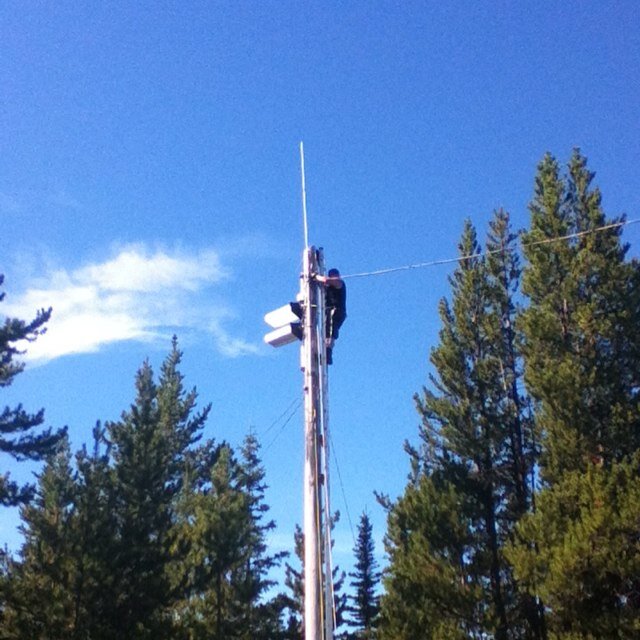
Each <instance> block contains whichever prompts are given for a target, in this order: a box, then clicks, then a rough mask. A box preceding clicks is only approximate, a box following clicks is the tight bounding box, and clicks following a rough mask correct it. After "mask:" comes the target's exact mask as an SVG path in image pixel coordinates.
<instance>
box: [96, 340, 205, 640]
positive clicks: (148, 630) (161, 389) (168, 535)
mask: <svg viewBox="0 0 640 640" xmlns="http://www.w3.org/2000/svg"><path fill="white" fill-rule="evenodd" d="M181 356H182V354H181V352H180V351H178V349H177V345H176V341H175V340H174V343H173V349H172V351H171V353H170V354H169V356H168V357H167V359H166V360H165V362H164V363H163V365H162V371H161V375H160V381H159V384H158V385H157V386H156V384H155V383H154V381H153V372H152V370H151V367H150V366H149V364H148V363H145V364H144V365H143V366H142V368H141V369H140V371H139V372H138V375H137V378H136V389H137V397H136V400H135V403H134V404H133V405H132V406H131V409H130V410H129V411H128V412H125V413H124V414H123V416H122V419H121V421H120V422H117V423H112V424H109V425H107V429H106V434H105V437H106V439H107V441H108V443H109V445H110V446H111V456H112V460H113V472H112V476H113V479H112V483H113V485H112V486H113V492H114V493H113V503H114V504H113V510H114V512H113V518H114V527H115V530H114V531H113V540H114V543H115V544H114V547H113V549H112V551H113V557H112V558H111V570H112V573H113V576H114V581H113V585H112V586H113V594H112V602H113V603H114V604H115V610H114V611H113V633H114V635H115V636H116V637H124V634H131V633H134V636H135V637H140V638H144V637H147V636H149V637H150V636H152V635H153V636H154V637H158V636H159V635H161V634H162V633H166V628H167V618H166V611H167V609H168V607H169V604H170V603H171V601H172V595H171V590H170V588H169V578H168V575H167V567H168V566H169V564H170V562H171V559H172V558H171V541H172V535H173V532H172V527H173V505H174V501H175V499H176V497H177V495H178V492H179V490H180V486H181V482H182V478H183V471H184V463H185V459H186V456H187V451H188V448H189V447H190V446H191V445H192V444H193V443H194V442H195V441H196V440H197V439H198V438H199V434H198V432H199V431H200V430H201V429H202V427H203V425H204V423H205V420H206V418H207V415H208V412H209V407H206V408H205V409H204V410H203V411H202V412H200V413H194V410H195V405H196V397H197V395H196V392H195V390H194V391H191V392H189V393H187V392H185V391H184V388H183V385H182V375H181V374H180V373H179V372H178V369H177V367H178V365H179V363H180V359H181ZM132 630H133V631H132Z"/></svg>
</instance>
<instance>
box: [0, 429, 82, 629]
mask: <svg viewBox="0 0 640 640" xmlns="http://www.w3.org/2000/svg"><path fill="white" fill-rule="evenodd" d="M59 446H60V451H59V453H58V454H57V455H55V456H53V457H52V458H51V459H50V461H49V462H48V463H47V465H46V466H45V467H44V469H43V471H42V473H41V474H39V476H38V486H37V493H36V496H35V499H34V501H33V503H32V504H31V505H27V506H24V507H23V508H22V513H21V515H22V520H23V524H22V526H21V530H22V533H23V534H24V537H25V542H24V544H23V546H22V549H21V551H20V561H19V562H18V561H16V560H11V561H10V562H9V567H10V569H9V575H8V581H7V584H6V594H5V603H4V607H3V609H4V612H3V614H4V615H3V617H4V621H3V630H4V631H3V637H5V638H25V639H26V638H32V639H34V640H36V639H38V638H42V639H44V638H47V639H51V640H54V639H55V640H62V639H64V638H69V637H72V635H71V634H72V632H73V621H74V578H75V566H74V557H73V552H72V547H73V535H72V528H73V525H72V521H73V517H74V499H75V495H74V493H75V492H74V478H73V473H72V470H71V465H70V459H71V454H70V452H69V446H68V442H66V439H65V440H64V441H62V442H61V443H60V444H59Z"/></svg>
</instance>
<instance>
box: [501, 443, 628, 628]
mask: <svg viewBox="0 0 640 640" xmlns="http://www.w3.org/2000/svg"><path fill="white" fill-rule="evenodd" d="M639 468H640V455H638V454H637V455H636V456H634V457H633V458H632V459H631V460H630V461H629V462H623V463H613V465H611V467H609V468H607V467H605V466H604V465H593V464H591V465H588V466H587V467H586V468H585V470H584V471H571V472H567V473H566V474H565V476H564V477H563V479H562V481H561V482H558V483H557V484H555V485H554V486H553V487H551V488H549V489H547V490H545V491H543V492H542V493H541V494H540V496H539V498H538V500H537V505H538V510H537V512H536V514H535V515H531V516H528V517H526V518H525V519H524V520H523V522H522V523H521V524H520V526H519V527H518V529H519V534H520V536H521V538H522V540H526V541H528V544H520V545H514V546H513V547H512V548H511V549H509V550H508V556H509V557H510V559H511V560H512V562H513V564H514V565H515V566H516V567H517V570H518V577H519V579H520V580H521V581H522V585H523V587H524V588H528V589H530V590H531V591H534V592H537V593H538V594H539V595H540V596H541V597H542V599H543V601H544V603H545V606H546V607H547V608H548V610H549V612H550V613H549V615H548V616H547V620H548V625H549V629H550V632H551V637H553V638H563V639H565V638H566V639H568V638H589V637H592V638H635V637H639V635H638V634H640V551H639V548H638V545H639V543H640V528H639V526H638V517H639V514H640V478H639V473H638V469H639ZM532 545H533V546H532Z"/></svg>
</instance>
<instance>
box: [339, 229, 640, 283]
mask: <svg viewBox="0 0 640 640" xmlns="http://www.w3.org/2000/svg"><path fill="white" fill-rule="evenodd" d="M638 222H640V218H636V219H634V220H623V221H621V222H614V223H611V224H606V225H603V226H602V227H596V228H595V229H587V230H586V231H577V232H576V233H568V234H566V235H564V236H556V237H553V238H544V239H543V240H536V241H534V242H527V243H521V245H520V248H521V249H525V248H526V247H535V246H537V245H540V244H550V243H552V242H561V241H562V240H570V239H571V238H580V237H582V236H587V235H590V234H592V233H601V232H602V231H608V230H609V229H616V228H618V227H624V226H629V225H632V224H636V223H638ZM503 251H504V249H503V248H500V249H492V250H490V251H479V252H477V253H471V254H468V255H466V256H458V257H456V258H444V259H442V260H430V261H428V262H417V263H415V264H407V265H403V266H401V267H390V268H388V269H377V270H375V271H364V272H362V273H350V274H346V275H343V276H341V278H342V279H347V278H366V277H369V276H382V275H386V274H388V273H395V272H396V271H408V270H409V269H424V268H426V267H435V266H439V265H443V264H452V263H456V262H465V261H466V260H473V259H476V258H483V257H486V256H490V255H493V254H496V253H502V252H503Z"/></svg>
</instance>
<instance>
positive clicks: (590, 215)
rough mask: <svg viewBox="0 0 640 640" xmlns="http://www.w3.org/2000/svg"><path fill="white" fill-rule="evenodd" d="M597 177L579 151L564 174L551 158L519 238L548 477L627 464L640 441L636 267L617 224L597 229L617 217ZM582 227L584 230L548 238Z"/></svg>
mask: <svg viewBox="0 0 640 640" xmlns="http://www.w3.org/2000/svg"><path fill="white" fill-rule="evenodd" d="M592 179H593V174H592V173H590V172H589V171H588V170H587V168H586V160H585V159H584V157H583V156H581V155H580V153H579V152H577V151H576V152H575V153H574V155H573V157H572V159H571V162H570V164H569V173H568V176H567V177H566V178H563V177H561V176H560V171H559V167H558V164H557V162H556V161H555V159H554V158H552V157H551V156H549V155H547V156H546V157H545V158H544V160H543V161H542V162H541V164H540V166H539V168H538V177H537V179H536V192H535V197H534V200H533V202H532V204H531V206H530V208H531V230H530V231H529V232H528V233H527V234H525V235H524V236H523V242H524V244H525V255H526V257H527V259H528V261H529V266H528V267H527V269H526V270H525V273H524V279H523V291H524V293H525V294H526V295H527V296H528V297H529V298H530V300H531V304H530V306H529V308H528V309H527V310H526V311H525V312H524V314H523V318H522V328H523V332H524V337H525V339H524V343H523V345H524V346H523V349H524V353H525V356H526V372H525V376H526V381H527V387H528V388H529V390H530V391H531V394H532V395H533V397H534V398H535V399H536V400H538V401H539V408H538V411H537V415H536V422H537V425H538V429H539V432H540V434H541V435H542V436H543V437H544V438H545V440H546V443H545V447H544V450H543V456H542V460H541V462H542V472H543V477H544V478H545V479H546V480H548V481H550V482H551V481H553V480H555V479H557V478H558V477H560V476H561V474H562V473H564V472H565V471H571V470H578V469H582V468H584V463H585V458H588V457H590V456H599V455H604V457H605V458H606V459H607V460H621V459H622V458H623V457H624V456H625V455H627V454H628V453H630V452H633V451H635V450H636V449H637V448H638V446H639V445H640V428H639V427H640V417H639V416H640V412H639V408H640V407H639V405H638V403H639V402H640V398H639V397H638V394H637V388H638V384H639V382H640V378H639V373H638V371H639V367H638V364H637V363H638V358H639V357H640V352H639V344H640V341H639V340H638V328H637V326H638V323H637V318H638V313H639V312H640V286H639V285H640V273H639V271H638V265H637V264H635V263H628V262H625V261H624V254H625V252H626V248H625V247H624V246H623V245H622V244H621V242H620V233H621V229H620V227H614V228H609V229H607V230H604V231H600V232H598V233H594V232H593V231H594V229H598V228H601V227H603V226H605V225H610V224H611V223H615V222H616V220H608V219H607V218H606V217H605V215H604V213H603V211H602V209H601V196H600V192H599V191H598V189H592V188H591V181H592ZM576 233H580V234H584V235H581V236H579V237H577V238H570V239H567V240H565V241H562V242H552V243H549V242H546V241H547V240H548V239H549V238H550V237H557V236H563V235H568V234H576Z"/></svg>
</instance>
